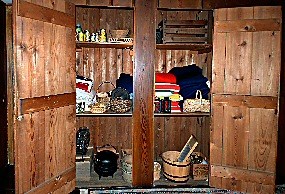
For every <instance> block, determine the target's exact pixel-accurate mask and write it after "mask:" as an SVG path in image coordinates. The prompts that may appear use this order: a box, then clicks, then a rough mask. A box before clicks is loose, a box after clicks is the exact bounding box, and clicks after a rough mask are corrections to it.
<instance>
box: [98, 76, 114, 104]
mask: <svg viewBox="0 0 285 194" xmlns="http://www.w3.org/2000/svg"><path fill="white" fill-rule="evenodd" d="M104 84H110V85H112V87H113V89H114V88H116V87H115V85H114V84H113V83H112V82H110V81H103V82H102V83H101V84H99V86H98V88H97V90H96V102H97V103H102V104H105V105H106V106H108V104H109V103H110V100H111V97H110V92H102V91H100V89H101V88H102V86H103V85H104Z"/></svg>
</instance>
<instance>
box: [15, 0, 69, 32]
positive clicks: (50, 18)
mask: <svg viewBox="0 0 285 194" xmlns="http://www.w3.org/2000/svg"><path fill="white" fill-rule="evenodd" d="M18 9H19V10H18V15H19V16H21V17H27V18H31V19H35V20H40V21H43V22H48V23H54V24H57V25H62V26H67V27H69V28H74V25H73V24H74V18H73V17H71V16H70V15H67V14H65V13H63V12H60V11H56V10H53V9H49V8H46V7H42V6H39V5H36V4H33V3H29V2H26V1H24V0H19V7H18Z"/></svg>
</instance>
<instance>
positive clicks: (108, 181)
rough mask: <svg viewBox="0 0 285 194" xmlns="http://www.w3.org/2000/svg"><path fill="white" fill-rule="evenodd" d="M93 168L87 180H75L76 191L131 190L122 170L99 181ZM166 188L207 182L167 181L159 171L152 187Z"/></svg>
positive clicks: (205, 183)
mask: <svg viewBox="0 0 285 194" xmlns="http://www.w3.org/2000/svg"><path fill="white" fill-rule="evenodd" d="M93 168H94V167H93V166H92V169H91V174H90V177H89V178H81V179H80V178H79V179H77V180H76V188H77V189H86V188H89V189H91V188H93V189H100V188H101V189H102V188H104V189H112V188H113V189H114V188H117V189H120V188H121V189H124V188H132V185H131V184H130V183H128V182H126V181H124V179H123V177H122V169H121V168H119V169H118V170H117V172H116V173H115V174H114V175H113V177H112V176H109V177H101V179H99V176H98V174H97V173H96V172H95V171H94V169H93ZM163 186H164V187H167V186H172V187H173V186H175V187H183V186H184V187H186V186H188V187H197V186H204V187H205V186H208V181H195V180H193V179H191V178H190V179H189V180H188V181H187V182H185V183H177V182H172V181H169V180H167V179H166V178H165V177H164V176H163V173H162V171H161V174H160V179H159V180H158V181H155V182H154V187H163Z"/></svg>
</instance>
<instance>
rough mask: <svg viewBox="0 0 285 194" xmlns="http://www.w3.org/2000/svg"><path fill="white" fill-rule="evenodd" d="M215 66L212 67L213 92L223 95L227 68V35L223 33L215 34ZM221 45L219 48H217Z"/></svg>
mask: <svg viewBox="0 0 285 194" xmlns="http://www.w3.org/2000/svg"><path fill="white" fill-rule="evenodd" d="M213 42H214V43H213V45H214V47H213V66H212V86H211V87H212V88H211V89H212V92H213V93H222V92H223V91H224V87H225V84H226V83H225V82H224V79H225V76H226V75H225V71H224V69H225V67H226V65H227V63H226V56H227V55H226V48H227V46H226V42H227V35H226V34H223V33H215V35H214V41H213ZM217 45H219V46H217Z"/></svg>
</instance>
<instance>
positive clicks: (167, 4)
mask: <svg viewBox="0 0 285 194" xmlns="http://www.w3.org/2000/svg"><path fill="white" fill-rule="evenodd" d="M158 7H159V8H170V9H202V1H201V0H191V1H183V0H178V1H174V0H159V1H158Z"/></svg>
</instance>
